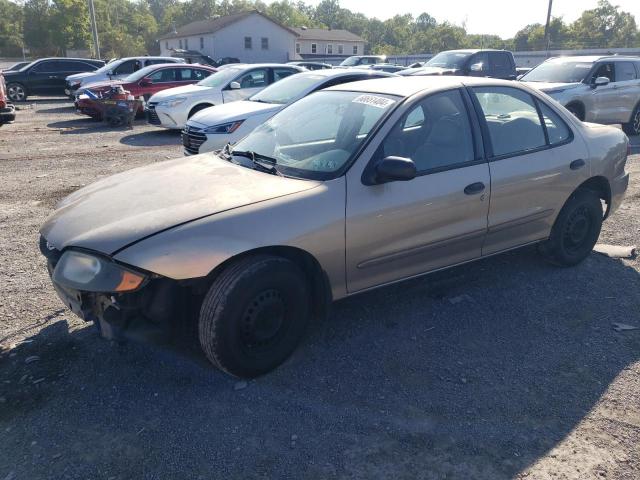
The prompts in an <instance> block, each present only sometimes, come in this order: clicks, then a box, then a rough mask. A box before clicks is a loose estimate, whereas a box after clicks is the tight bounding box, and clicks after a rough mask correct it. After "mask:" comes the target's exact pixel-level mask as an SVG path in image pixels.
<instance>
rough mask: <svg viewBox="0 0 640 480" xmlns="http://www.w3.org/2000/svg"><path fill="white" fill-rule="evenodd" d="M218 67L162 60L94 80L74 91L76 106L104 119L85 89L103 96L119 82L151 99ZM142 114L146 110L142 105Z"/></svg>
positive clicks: (204, 76)
mask: <svg viewBox="0 0 640 480" xmlns="http://www.w3.org/2000/svg"><path fill="white" fill-rule="evenodd" d="M216 71H217V70H216V69H215V68H213V67H209V66H206V65H198V64H187V63H162V64H157V65H149V66H148V67H145V68H142V69H140V70H138V71H137V72H134V73H132V74H131V75H129V76H128V77H126V78H124V79H122V80H109V81H105V82H96V83H91V84H89V85H87V86H85V87H82V88H80V89H78V90H77V91H76V93H75V98H76V100H75V102H74V103H75V106H76V109H77V110H78V112H79V113H82V114H84V115H89V116H90V117H94V118H98V119H101V117H102V109H100V108H99V107H97V106H96V100H92V99H91V98H88V97H87V96H86V95H84V92H85V91H86V90H91V92H92V93H94V94H96V95H98V96H100V95H102V94H105V93H107V92H108V91H110V90H111V88H112V87H114V86H116V85H122V88H124V89H125V90H128V91H129V92H131V95H133V96H134V97H135V98H138V97H143V98H144V99H145V100H148V99H149V97H151V95H153V94H154V93H157V92H159V91H160V90H165V89H167V88H173V87H181V86H182V85H190V84H192V83H197V82H199V81H200V80H203V79H205V78H206V77H208V76H209V75H211V74H212V73H215V72H216ZM138 113H139V114H142V113H144V112H143V109H142V107H141V108H140V109H139V110H138Z"/></svg>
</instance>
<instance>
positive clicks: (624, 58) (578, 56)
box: [546, 55, 640, 63]
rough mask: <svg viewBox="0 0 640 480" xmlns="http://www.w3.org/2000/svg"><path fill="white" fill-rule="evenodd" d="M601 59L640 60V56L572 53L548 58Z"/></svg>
mask: <svg viewBox="0 0 640 480" xmlns="http://www.w3.org/2000/svg"><path fill="white" fill-rule="evenodd" d="M600 60H626V61H630V62H633V61H638V60H640V57H636V56H633V55H571V56H566V57H552V58H549V59H548V60H546V61H547V62H554V61H558V62H567V61H569V62H587V63H588V62H591V63H593V62H598V61H600Z"/></svg>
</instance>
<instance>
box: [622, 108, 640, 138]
mask: <svg viewBox="0 0 640 480" xmlns="http://www.w3.org/2000/svg"><path fill="white" fill-rule="evenodd" d="M622 129H623V130H624V132H625V133H626V134H627V135H640V103H639V104H638V105H636V108H635V109H634V111H633V113H632V114H631V121H630V122H629V123H625V124H624V125H622Z"/></svg>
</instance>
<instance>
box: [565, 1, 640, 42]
mask: <svg viewBox="0 0 640 480" xmlns="http://www.w3.org/2000/svg"><path fill="white" fill-rule="evenodd" d="M570 31H571V40H570V45H571V46H572V47H573V48H598V47H599V48H606V47H630V46H634V45H637V42H638V29H637V26H636V22H635V19H634V17H633V15H631V14H630V13H627V12H622V11H620V10H619V7H617V6H614V5H611V3H609V2H608V1H607V0H598V6H597V7H596V8H594V9H592V10H585V11H584V12H583V13H582V15H581V16H580V18H578V19H577V20H576V21H575V22H574V23H573V24H572V25H571V27H570Z"/></svg>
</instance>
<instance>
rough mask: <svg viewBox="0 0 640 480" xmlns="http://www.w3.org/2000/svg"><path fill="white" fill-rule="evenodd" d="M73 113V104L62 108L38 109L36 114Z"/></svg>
mask: <svg viewBox="0 0 640 480" xmlns="http://www.w3.org/2000/svg"><path fill="white" fill-rule="evenodd" d="M74 111H75V107H74V106H73V104H70V105H65V106H62V107H53V108H38V109H37V110H36V113H47V114H51V113H71V112H74Z"/></svg>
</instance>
